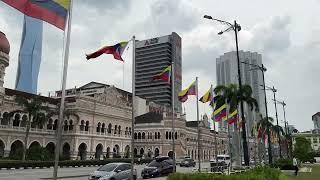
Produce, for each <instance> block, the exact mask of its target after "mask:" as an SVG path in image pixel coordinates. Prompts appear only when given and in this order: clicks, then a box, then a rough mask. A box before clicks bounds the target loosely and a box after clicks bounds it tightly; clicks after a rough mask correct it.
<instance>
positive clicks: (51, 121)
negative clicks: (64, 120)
mask: <svg viewBox="0 0 320 180" xmlns="http://www.w3.org/2000/svg"><path fill="white" fill-rule="evenodd" d="M24 116H25V115H23V116H22V122H23V117H24ZM22 122H21V126H22V124H23V123H22ZM52 128H53V120H52V119H51V118H50V119H49V120H48V124H47V129H52Z"/></svg>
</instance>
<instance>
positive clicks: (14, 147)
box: [9, 140, 23, 160]
mask: <svg viewBox="0 0 320 180" xmlns="http://www.w3.org/2000/svg"><path fill="white" fill-rule="evenodd" d="M22 152H23V143H22V142H21V141H20V140H16V141H14V142H13V143H12V144H11V147H10V154H9V157H10V159H17V160H18V159H21V158H22Z"/></svg>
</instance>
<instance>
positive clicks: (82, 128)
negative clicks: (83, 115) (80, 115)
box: [80, 120, 84, 131]
mask: <svg viewBox="0 0 320 180" xmlns="http://www.w3.org/2000/svg"><path fill="white" fill-rule="evenodd" d="M80 131H84V120H81V122H80Z"/></svg>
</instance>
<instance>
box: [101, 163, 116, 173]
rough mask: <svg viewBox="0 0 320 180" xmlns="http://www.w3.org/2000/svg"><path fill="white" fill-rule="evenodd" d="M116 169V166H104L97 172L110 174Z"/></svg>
mask: <svg viewBox="0 0 320 180" xmlns="http://www.w3.org/2000/svg"><path fill="white" fill-rule="evenodd" d="M116 167H117V165H116V164H106V165H104V166H101V167H100V168H99V169H98V171H106V172H111V171H113V170H114V169H115V168H116Z"/></svg>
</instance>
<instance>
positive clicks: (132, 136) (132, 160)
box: [131, 36, 136, 179]
mask: <svg viewBox="0 0 320 180" xmlns="http://www.w3.org/2000/svg"><path fill="white" fill-rule="evenodd" d="M135 81H136V37H135V36H133V37H132V105H131V106H132V110H131V111H132V121H131V126H132V127H131V129H132V131H131V179H134V175H133V171H134V123H135V108H134V104H135V96H136V93H135Z"/></svg>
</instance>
